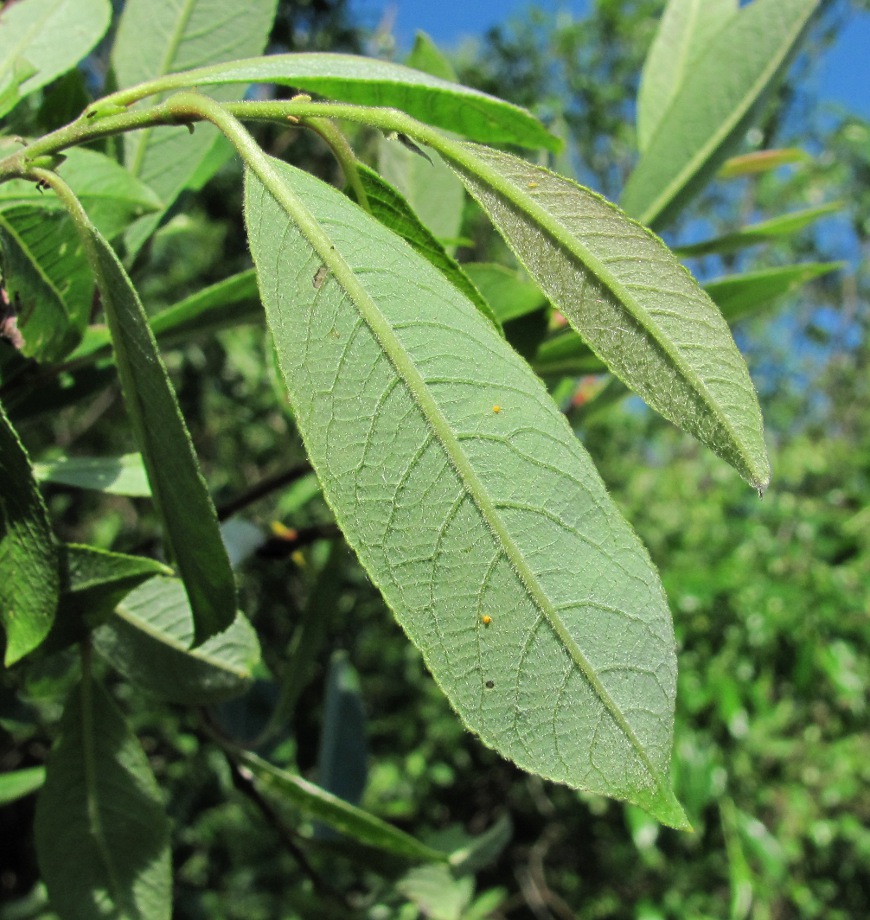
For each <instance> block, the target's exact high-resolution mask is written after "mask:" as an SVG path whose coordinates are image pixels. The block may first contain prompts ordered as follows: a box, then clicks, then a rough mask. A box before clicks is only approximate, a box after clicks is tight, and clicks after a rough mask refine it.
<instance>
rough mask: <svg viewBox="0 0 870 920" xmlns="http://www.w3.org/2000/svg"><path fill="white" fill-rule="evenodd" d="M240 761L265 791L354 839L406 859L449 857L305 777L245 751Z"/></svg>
mask: <svg viewBox="0 0 870 920" xmlns="http://www.w3.org/2000/svg"><path fill="white" fill-rule="evenodd" d="M240 759H241V762H242V763H243V764H244V765H245V766H246V767H247V768H248V769H249V770H250V771H251V773H253V774H254V776H255V777H256V779H257V780H258V782H259V783H260V784H261V785H262V786H263V787H264V788H265V789H268V790H270V791H272V792H273V793H274V794H276V795H280V797H281V798H283V799H286V800H287V801H288V802H290V803H291V804H293V805H295V806H296V807H297V808H299V809H300V810H301V811H303V812H305V813H306V814H308V815H310V816H311V817H312V818H316V819H317V820H318V821H322V822H323V823H324V824H328V825H329V826H330V827H331V828H333V829H334V830H337V831H339V832H340V833H342V834H344V835H345V836H347V837H350V838H351V839H352V840H356V841H358V842H359V843H362V844H365V845H366V846H370V847H376V848H377V849H379V850H384V851H386V852H387V853H395V854H396V855H397V856H403V857H405V858H406V859H422V860H427V861H431V862H442V861H444V860H445V859H446V858H447V854H446V853H441V852H439V851H438V850H433V849H432V848H431V847H428V846H426V845H425V844H424V843H420V841H419V840H416V839H415V838H414V837H411V836H410V835H409V834H406V833H405V832H404V831H400V830H399V829H398V828H396V827H393V826H392V825H391V824H388V823H387V822H386V821H382V820H381V819H380V818H376V817H375V816H374V815H371V814H369V813H368V812H367V811H363V810H362V809H361V808H357V807H356V806H355V805H350V804H348V803H347V802H345V801H344V800H343V799H340V798H338V796H335V795H332V793H330V792H327V791H326V790H325V789H321V788H320V786H315V785H314V783H309V782H308V781H307V780H304V779H302V777H301V776H294V775H293V774H292V773H288V772H286V770H280V769H278V767H275V766H272V764H270V763H268V762H267V761H265V760H262V759H261V758H259V757H257V755H256V754H251V753H248V752H243V753H242V754H241V757H240Z"/></svg>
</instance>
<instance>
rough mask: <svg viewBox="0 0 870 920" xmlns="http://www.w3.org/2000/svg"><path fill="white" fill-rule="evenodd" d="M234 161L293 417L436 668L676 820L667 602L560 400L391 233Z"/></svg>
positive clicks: (536, 744) (575, 766) (313, 192)
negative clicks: (243, 170)
mask: <svg viewBox="0 0 870 920" xmlns="http://www.w3.org/2000/svg"><path fill="white" fill-rule="evenodd" d="M255 164H256V168H257V170H258V173H257V174H254V173H253V172H251V171H250V170H249V172H248V174H247V179H246V207H245V215H246V222H247V226H248V233H249V239H250V244H251V250H252V253H253V255H254V261H255V264H256V267H257V271H258V274H259V278H260V285H261V291H262V298H263V303H264V305H265V307H266V313H267V320H268V322H269V325H270V328H271V330H272V334H273V337H274V340H275V346H276V350H277V354H278V359H279V364H280V367H281V370H282V373H283V374H284V377H285V381H286V384H287V388H288V392H289V395H290V401H291V405H292V407H293V410H294V415H295V418H296V421H297V424H298V426H299V429H300V431H301V432H302V435H303V438H304V440H305V443H306V447H307V449H308V452H309V456H310V458H311V460H312V462H313V464H314V467H315V469H316V470H317V471H318V475H319V476H320V479H321V481H322V483H323V490H324V495H325V496H326V499H327V501H328V502H329V503H330V505H331V506H332V508H333V511H334V512H335V515H336V518H337V520H338V522H339V524H340V525H341V527H342V529H343V530H344V532H345V534H346V535H347V537H348V540H349V542H350V543H351V545H352V546H353V547H354V549H355V550H356V552H357V554H358V555H359V557H360V559H361V560H362V562H363V565H364V566H365V567H366V569H367V570H368V572H369V574H370V575H371V577H372V579H373V580H374V581H375V583H376V584H377V585H378V587H379V588H380V590H381V591H382V593H383V594H384V597H385V598H386V600H387V601H388V603H389V604H390V606H391V607H392V609H393V611H394V613H395V614H396V617H397V618H398V620H399V621H400V623H401V624H402V625H403V626H404V628H405V630H406V631H407V632H408V634H409V635H410V637H411V638H412V639H413V641H414V642H415V643H416V644H417V646H418V647H419V648H420V649H421V650H422V652H423V654H424V657H425V659H426V662H427V664H428V666H429V668H430V669H431V671H432V673H433V674H434V676H435V678H436V680H437V681H438V683H439V684H440V685H441V687H442V689H443V690H444V692H445V693H446V694H447V696H448V698H449V699H450V701H451V702H452V704H453V706H454V707H455V708H456V709H457V711H458V712H459V713H460V715H461V716H462V718H463V720H464V721H465V723H466V725H468V727H469V728H471V729H472V730H473V731H475V732H477V733H478V734H479V735H480V737H481V738H482V739H483V740H484V741H485V742H486V743H487V744H489V745H490V746H492V747H494V748H496V750H498V751H499V752H500V753H501V754H503V755H504V756H506V757H509V758H511V759H512V760H514V761H516V763H518V764H519V765H520V766H522V767H524V768H525V769H528V770H531V771H534V772H537V773H540V774H542V775H544V776H546V777H549V778H552V779H555V780H558V781H561V782H565V783H568V784H570V785H572V786H575V787H578V788H582V789H589V790H594V791H597V792H601V793H604V794H607V795H611V796H614V797H616V798H622V799H628V800H630V801H633V802H636V803H638V804H640V805H642V806H643V807H644V808H647V809H649V810H650V811H651V812H652V813H653V814H655V815H656V816H657V817H658V818H659V819H660V820H662V821H664V822H666V823H670V824H673V825H675V826H685V823H686V822H685V817H684V815H683V813H682V810H681V809H680V806H679V804H678V803H677V802H676V800H675V798H674V796H673V793H672V791H671V789H670V785H669V782H668V764H669V759H670V750H671V735H672V724H673V723H672V720H673V705H674V692H675V678H676V660H675V654H674V639H673V633H672V626H671V620H670V614H669V611H668V608H667V603H666V600H665V597H664V594H663V591H662V588H661V585H660V583H659V580H658V577H657V575H656V572H655V570H654V569H653V567H652V565H651V563H650V561H649V558H648V556H647V554H646V552H645V550H644V548H643V547H642V545H641V544H640V542H639V541H638V539H637V537H636V536H635V535H634V533H633V532H632V530H631V528H630V527H629V526H628V525H627V524H626V523H625V521H624V520H623V519H622V517H621V516H620V515H619V513H618V512H617V510H616V508H615V506H614V505H613V503H612V502H611V501H610V499H609V498H608V496H607V494H606V492H605V490H604V487H603V485H602V483H601V480H600V479H599V477H598V475H597V473H596V471H595V469H594V467H593V465H592V463H591V461H590V459H589V457H588V456H587V454H586V453H585V451H584V450H583V448H582V447H581V445H580V443H579V442H578V441H577V439H576V438H575V437H574V435H573V433H572V432H571V430H570V428H569V427H568V425H567V423H566V421H565V419H564V417H563V416H562V415H561V413H560V412H559V411H558V408H557V407H556V406H555V404H554V403H553V402H552V400H551V399H550V397H549V395H548V394H547V392H546V390H545V389H544V387H543V385H542V384H541V383H540V381H539V380H538V378H537V377H535V375H534V374H533V373H532V372H531V370H530V369H529V367H528V366H527V365H526V364H525V363H524V362H523V361H522V360H521V359H520V358H519V357H518V356H517V355H516V353H515V352H514V351H512V350H511V349H510V347H509V346H508V345H507V344H506V343H505V342H504V340H503V339H501V338H500V337H499V335H498V333H497V332H496V331H495V330H494V329H493V327H492V325H491V324H490V323H488V322H487V320H486V319H484V318H483V317H482V316H481V315H480V314H479V313H478V311H477V310H476V309H475V308H474V307H473V305H472V304H471V303H469V302H468V301H467V300H466V299H465V298H464V297H462V296H461V295H460V294H459V292H458V291H456V289H455V288H454V287H453V286H452V285H451V284H449V283H448V282H447V281H446V280H445V279H444V278H443V277H442V276H441V275H440V274H439V273H438V272H437V271H436V270H435V269H434V268H433V267H432V266H431V265H429V264H428V263H427V262H426V261H425V260H423V259H422V258H420V257H419V256H417V255H416V254H415V253H414V252H413V250H411V249H410V248H409V247H408V246H407V245H406V244H405V243H404V242H402V241H401V240H399V239H398V237H396V236H394V235H393V234H391V233H390V232H389V231H387V230H386V229H385V228H383V227H382V226H381V225H380V224H378V223H377V222H375V221H373V220H372V219H371V218H370V217H369V216H368V215H366V214H365V213H363V212H362V211H361V210H360V209H358V208H357V207H356V206H354V205H353V204H351V203H350V202H348V200H347V199H346V198H345V197H344V196H341V195H339V194H338V193H336V192H335V191H334V190H333V189H331V188H329V187H328V186H325V185H324V184H323V183H321V182H319V181H318V180H316V179H314V178H312V177H310V176H308V175H307V174H305V173H302V172H299V171H298V170H295V169H293V168H292V167H290V166H288V165H286V164H283V163H280V162H278V161H275V160H271V159H269V158H267V157H265V156H258V157H257V158H256V160H255ZM264 183H267V184H268V187H267V186H266V185H264ZM302 201H304V202H305V204H304V205H303V204H302Z"/></svg>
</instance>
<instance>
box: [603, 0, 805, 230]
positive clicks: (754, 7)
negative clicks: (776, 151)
mask: <svg viewBox="0 0 870 920" xmlns="http://www.w3.org/2000/svg"><path fill="white" fill-rule="evenodd" d="M817 5H818V0H754V2H753V3H750V4H749V5H748V6H745V7H743V8H742V9H741V10H740V12H739V13H738V14H737V15H736V16H733V17H731V18H730V19H729V20H728V21H727V22H726V23H725V25H724V27H723V28H721V29H719V31H717V32H716V34H715V36H714V38H713V40H712V41H710V42H707V43H706V44H705V45H704V48H703V54H699V55H698V56H697V57H696V58H693V59H692V67H691V77H690V79H687V80H685V81H684V82H683V83H682V85H681V87H680V88H679V89H678V90H677V91H676V93H675V94H674V95H673V97H672V99H671V103H670V105H669V106H668V109H667V111H666V112H665V114H664V115H663V116H661V118H660V119H659V121H658V127H657V130H656V131H655V134H654V135H653V136H652V137H651V138H650V140H649V142H648V145H647V147H646V149H645V151H644V153H643V155H642V156H641V159H640V162H639V163H638V164H637V167H636V169H635V170H634V171H633V172H632V174H631V176H630V177H629V180H628V183H627V184H626V186H625V189H624V191H623V195H622V200H621V205H622V207H623V208H624V209H625V211H627V212H628V213H629V214H631V216H632V217H636V218H637V219H638V220H639V221H641V223H644V224H647V225H650V226H657V225H659V224H663V223H665V222H666V221H667V220H668V219H669V218H670V217H672V216H673V215H674V214H675V213H676V212H677V210H678V209H679V208H680V207H681V206H682V205H683V204H684V203H685V202H686V201H687V200H688V198H689V197H690V196H691V195H692V194H694V193H695V192H696V191H697V190H698V189H699V188H701V187H702V186H703V184H704V183H705V182H706V180H707V178H708V177H710V176H711V175H712V174H713V173H714V172H715V171H716V169H717V168H718V167H719V165H720V164H721V163H722V161H723V159H724V158H725V157H726V156H727V155H728V153H729V152H730V148H731V145H732V144H733V143H735V142H737V141H739V140H740V139H741V138H742V135H743V132H744V131H745V130H746V128H747V127H748V125H749V121H750V119H751V117H752V115H753V114H754V110H755V107H756V106H757V105H758V104H759V102H760V100H762V99H763V98H764V97H765V95H766V94H767V93H768V92H769V91H770V90H771V88H772V87H773V85H774V84H775V82H776V80H777V78H778V77H780V76H781V75H782V74H783V72H784V71H785V69H786V67H787V66H788V64H789V62H790V60H791V56H792V54H793V53H794V51H795V49H796V47H797V44H798V42H799V40H800V37H801V35H802V34H803V31H804V29H805V28H806V26H807V23H808V22H809V19H810V17H811V16H812V14H813V13H814V12H815V9H816V7H817Z"/></svg>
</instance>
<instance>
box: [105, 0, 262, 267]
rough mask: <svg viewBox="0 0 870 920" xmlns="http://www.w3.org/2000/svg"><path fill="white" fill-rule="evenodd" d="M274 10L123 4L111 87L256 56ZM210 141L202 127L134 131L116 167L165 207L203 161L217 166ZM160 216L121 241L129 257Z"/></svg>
mask: <svg viewBox="0 0 870 920" xmlns="http://www.w3.org/2000/svg"><path fill="white" fill-rule="evenodd" d="M276 4H277V0H249V2H246V3H237V2H232V0H126V3H125V4H124V9H123V12H122V14H121V17H120V20H119V22H118V32H117V35H116V37H115V43H114V45H113V47H112V66H113V68H114V72H115V77H116V79H117V83H118V86H120V87H129V86H133V85H135V84H137V83H142V82H145V81H147V80H153V79H155V78H157V77H162V76H164V75H165V74H168V73H174V72H176V71H184V70H190V69H194V68H200V67H203V66H204V65H207V64H218V63H221V62H224V61H233V60H235V59H237V58H245V57H249V56H250V55H253V54H260V53H261V52H262V51H263V49H264V48H265V47H266V41H267V40H268V37H269V30H270V28H271V26H272V21H273V20H274V18H275V9H276ZM243 82H247V81H243ZM186 85H188V86H189V85H192V84H186ZM243 94H244V87H230V88H229V90H228V91H227V90H222V89H216V90H213V91H210V92H209V95H212V96H214V97H216V98H219V99H233V98H235V99H240V98H241V97H242V95H243ZM217 137H218V134H217V131H216V130H215V129H214V128H213V127H212V126H211V125H208V124H203V125H199V126H197V129H196V131H195V132H194V134H193V136H191V135H189V134H188V132H187V131H186V130H185V129H184V128H181V129H178V128H150V129H146V130H144V131H136V132H133V133H131V134H127V135H125V138H124V162H125V164H126V166H127V167H128V169H129V170H130V172H131V173H132V174H133V175H134V176H136V177H137V178H139V179H142V180H143V181H144V182H145V183H147V184H148V185H149V186H150V187H151V188H153V189H154V191H155V192H156V193H157V194H158V196H159V197H160V199H161V201H162V202H163V207H164V208H168V207H169V206H170V205H171V204H172V203H173V201H175V199H176V198H177V197H178V195H179V193H180V192H181V191H182V190H183V189H184V188H186V187H187V186H188V185H189V184H190V183H191V182H193V181H194V179H195V180H196V181H197V182H198V183H200V184H201V183H202V181H203V178H204V177H203V175H202V169H203V164H204V163H205V162H209V163H211V164H212V165H213V166H216V165H220V162H221V161H220V159H218V160H215V159H214V158H213V157H212V156H211V155H212V154H213V153H214V151H215V149H216V148H215V144H216V142H217V143H219V142H218V141H217ZM161 216H162V211H161V213H159V214H155V215H152V216H149V217H146V218H144V219H143V220H141V221H139V222H138V224H137V225H136V226H135V227H134V228H132V229H131V231H130V232H129V233H128V235H127V245H128V248H129V249H130V250H131V251H136V250H137V249H138V248H139V246H140V245H141V244H142V243H143V242H144V241H145V239H147V237H148V236H150V234H151V233H153V231H154V230H155V229H156V227H157V225H158V223H159V222H160V219H161Z"/></svg>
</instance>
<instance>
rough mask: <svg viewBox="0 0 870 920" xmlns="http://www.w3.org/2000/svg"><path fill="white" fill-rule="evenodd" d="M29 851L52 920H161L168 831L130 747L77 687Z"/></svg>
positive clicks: (144, 768)
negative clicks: (45, 892) (53, 915)
mask: <svg viewBox="0 0 870 920" xmlns="http://www.w3.org/2000/svg"><path fill="white" fill-rule="evenodd" d="M36 851H37V857H38V860H39V867H40V869H41V871H42V878H43V880H44V882H45V884H46V887H47V888H48V894H49V898H50V899H51V903H52V907H53V908H54V910H55V911H56V912H57V913H58V915H59V916H60V917H61V920H94V918H95V917H118V918H120V917H124V918H125V920H169V917H170V914H171V910H172V876H171V866H170V854H169V822H168V820H167V815H166V810H165V807H164V803H163V798H162V796H161V795H160V790H159V789H158V787H157V782H156V781H155V779H154V775H153V774H152V772H151V768H150V766H149V764H148V760H147V758H146V757H145V754H144V752H143V751H142V747H141V745H140V744H139V741H138V740H137V738H136V737H135V736H134V735H133V734H132V733H131V732H130V730H129V729H128V728H127V725H126V724H125V722H124V718H123V716H122V715H121V714H120V713H119V712H118V710H117V709H116V707H115V705H114V703H113V702H112V701H111V699H110V698H109V697H108V695H107V694H106V692H105V691H104V690H103V689H102V688H101V687H100V686H99V685H96V684H93V683H91V682H90V680H89V679H87V678H86V679H85V680H83V681H82V683H81V684H79V686H78V687H76V688H75V689H74V690H73V692H72V694H71V696H70V699H69V701H68V702H67V706H66V709H65V711H64V716H63V720H62V721H61V725H60V735H59V737H58V739H57V741H56V742H55V745H54V747H53V748H52V752H51V756H50V758H49V761H48V768H47V773H46V779H45V786H44V787H43V789H42V791H41V793H40V795H39V799H38V802H37V808H36Z"/></svg>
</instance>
